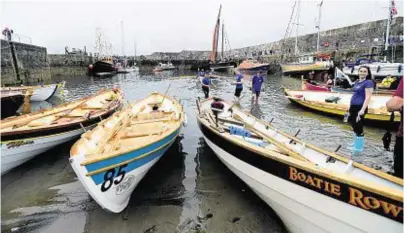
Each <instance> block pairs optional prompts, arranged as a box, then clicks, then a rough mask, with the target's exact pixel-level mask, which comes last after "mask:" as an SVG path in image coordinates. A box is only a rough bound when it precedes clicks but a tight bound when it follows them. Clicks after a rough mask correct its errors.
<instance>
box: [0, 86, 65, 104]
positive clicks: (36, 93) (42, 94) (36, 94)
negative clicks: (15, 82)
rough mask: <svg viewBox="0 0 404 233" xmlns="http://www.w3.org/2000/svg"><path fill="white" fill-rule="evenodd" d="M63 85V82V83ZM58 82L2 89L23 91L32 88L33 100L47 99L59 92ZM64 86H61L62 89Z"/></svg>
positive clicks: (3, 89)
mask: <svg viewBox="0 0 404 233" xmlns="http://www.w3.org/2000/svg"><path fill="white" fill-rule="evenodd" d="M62 85H63V83H62ZM58 87H59V86H58V84H49V85H44V86H22V87H2V88H1V91H2V92H3V91H21V92H23V93H25V92H27V91H28V90H30V89H32V90H33V93H32V96H31V102H35V101H45V100H48V99H50V98H52V96H53V95H54V94H55V93H56V92H57V91H56V90H57V89H58ZM61 88H63V87H59V89H61Z"/></svg>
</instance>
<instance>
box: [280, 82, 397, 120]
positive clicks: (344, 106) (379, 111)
mask: <svg viewBox="0 0 404 233" xmlns="http://www.w3.org/2000/svg"><path fill="white" fill-rule="evenodd" d="M284 91H285V96H286V97H287V98H288V99H289V100H290V101H291V102H292V103H296V104H298V105H300V106H303V107H306V108H309V109H311V110H315V111H318V112H322V113H327V114H331V115H335V116H341V117H343V116H344V114H345V112H346V111H347V110H348V109H349V105H350V100H351V97H352V93H335V92H321V91H308V90H299V91H295V90H289V89H285V90H284ZM330 98H335V99H338V101H337V102H336V103H329V102H326V99H330ZM390 98H391V96H389V95H382V94H376V95H372V97H371V99H370V103H369V106H368V113H367V114H366V115H365V120H367V121H375V122H387V123H388V122H389V121H390V115H391V113H390V112H388V111H387V108H386V103H387V101H388V100H389V99H390ZM394 121H395V122H399V121H400V114H399V113H395V117H394Z"/></svg>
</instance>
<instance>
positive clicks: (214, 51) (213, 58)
mask: <svg viewBox="0 0 404 233" xmlns="http://www.w3.org/2000/svg"><path fill="white" fill-rule="evenodd" d="M221 11H222V5H220V8H219V14H218V15H217V20H216V26H215V31H214V33H213V43H212V53H211V54H210V61H212V62H215V61H216V58H217V46H218V42H219V40H218V38H219V28H220V12H221Z"/></svg>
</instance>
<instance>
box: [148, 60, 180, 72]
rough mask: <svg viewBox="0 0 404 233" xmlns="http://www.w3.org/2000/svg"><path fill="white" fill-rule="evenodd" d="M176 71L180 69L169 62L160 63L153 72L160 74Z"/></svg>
mask: <svg viewBox="0 0 404 233" xmlns="http://www.w3.org/2000/svg"><path fill="white" fill-rule="evenodd" d="M176 69H178V68H177V67H175V66H174V65H173V64H172V63H171V62H167V64H165V63H161V62H160V63H159V64H158V65H157V66H156V67H154V69H153V71H155V72H160V71H164V70H176Z"/></svg>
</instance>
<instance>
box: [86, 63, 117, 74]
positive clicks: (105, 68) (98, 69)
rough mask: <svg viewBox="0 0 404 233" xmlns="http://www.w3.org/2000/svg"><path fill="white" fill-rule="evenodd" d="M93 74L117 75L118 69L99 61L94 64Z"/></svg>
mask: <svg viewBox="0 0 404 233" xmlns="http://www.w3.org/2000/svg"><path fill="white" fill-rule="evenodd" d="M92 72H93V74H95V75H97V74H98V73H116V68H115V66H114V65H113V64H110V63H107V62H103V61H97V62H95V63H94V64H93V68H92Z"/></svg>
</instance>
